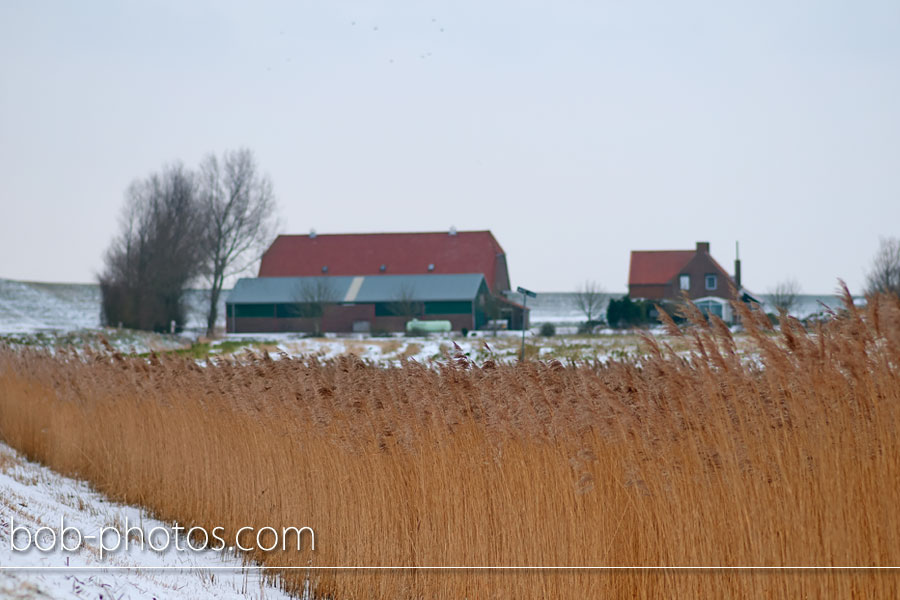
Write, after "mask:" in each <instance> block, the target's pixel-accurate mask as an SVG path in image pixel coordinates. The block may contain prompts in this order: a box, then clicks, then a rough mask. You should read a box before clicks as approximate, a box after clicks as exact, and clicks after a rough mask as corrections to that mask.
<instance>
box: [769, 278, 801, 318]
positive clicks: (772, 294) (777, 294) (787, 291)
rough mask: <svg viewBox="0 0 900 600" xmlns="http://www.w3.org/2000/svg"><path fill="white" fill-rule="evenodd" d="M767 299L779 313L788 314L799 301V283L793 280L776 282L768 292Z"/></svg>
mask: <svg viewBox="0 0 900 600" xmlns="http://www.w3.org/2000/svg"><path fill="white" fill-rule="evenodd" d="M769 299H770V301H771V302H772V306H774V307H775V310H777V311H778V312H779V313H784V314H788V313H790V312H791V310H793V309H794V308H796V306H797V301H798V300H799V299H800V283H798V282H797V280H796V279H793V278H791V279H785V280H783V281H780V282H778V283H777V284H776V285H775V287H774V288H772V289H771V290H769Z"/></svg>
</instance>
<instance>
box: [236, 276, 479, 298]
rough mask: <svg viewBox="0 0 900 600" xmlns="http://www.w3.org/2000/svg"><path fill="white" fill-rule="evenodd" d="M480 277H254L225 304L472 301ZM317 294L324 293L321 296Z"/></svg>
mask: <svg viewBox="0 0 900 600" xmlns="http://www.w3.org/2000/svg"><path fill="white" fill-rule="evenodd" d="M482 285H484V286H486V285H487V284H486V283H485V280H484V275H482V274H481V273H455V274H437V273H435V274H431V275H367V276H356V277H352V276H340V275H333V276H327V277H256V278H245V279H239V280H238V282H237V283H236V284H235V286H234V288H233V289H232V290H231V292H230V293H229V294H228V298H227V299H226V300H225V302H226V303H228V304H292V303H298V302H310V301H313V300H312V299H311V298H312V297H315V296H317V295H318V296H319V297H322V296H327V297H328V300H327V301H329V302H336V303H348V302H352V303H356V304H368V303H372V302H397V301H398V300H413V301H419V302H426V301H436V300H473V299H474V298H475V297H476V296H477V295H478V291H479V289H480V288H481V286H482ZM317 290H324V293H322V292H318V293H317Z"/></svg>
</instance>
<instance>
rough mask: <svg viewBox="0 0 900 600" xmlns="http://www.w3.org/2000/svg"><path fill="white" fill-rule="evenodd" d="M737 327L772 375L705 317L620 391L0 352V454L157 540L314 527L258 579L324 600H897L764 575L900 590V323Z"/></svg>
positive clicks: (493, 373) (615, 367) (891, 311)
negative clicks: (118, 508) (113, 511)
mask: <svg viewBox="0 0 900 600" xmlns="http://www.w3.org/2000/svg"><path fill="white" fill-rule="evenodd" d="M740 309H741V310H742V313H743V314H742V319H743V322H744V326H745V328H746V330H747V332H748V335H749V336H751V337H752V339H753V341H754V344H755V346H756V348H757V350H758V357H759V358H758V360H752V361H747V360H741V358H740V357H739V356H738V355H737V353H736V352H735V346H734V340H733V338H732V334H731V333H730V332H729V330H728V329H727V327H725V326H724V324H722V323H721V322H720V321H716V320H715V319H713V321H712V322H711V323H707V321H705V320H704V319H703V318H702V316H701V315H699V313H698V312H697V311H696V309H693V308H690V307H689V308H688V311H689V312H690V313H691V314H689V317H690V318H691V321H692V323H693V325H692V326H690V327H688V328H686V329H684V330H678V328H676V327H675V326H674V324H671V323H670V324H669V329H670V336H672V338H684V339H686V340H687V341H689V342H690V344H691V346H692V348H693V351H692V354H691V356H689V357H685V356H683V355H681V354H678V353H676V352H674V351H672V350H671V349H670V348H668V347H667V344H668V342H667V341H666V338H662V339H661V340H659V341H657V340H656V339H654V338H652V337H649V336H648V337H646V339H645V342H644V343H645V350H646V355H645V356H643V357H641V358H638V359H625V360H618V361H617V360H612V361H610V362H609V363H608V364H605V365H604V364H599V363H593V364H591V363H578V364H574V363H573V364H561V363H559V362H556V361H551V362H547V363H543V362H536V361H531V362H525V363H522V364H518V365H502V364H495V363H493V362H491V361H490V360H488V361H485V362H483V363H481V364H472V363H471V362H469V361H468V360H467V359H466V358H465V357H463V356H461V355H460V356H458V357H455V358H453V357H450V358H448V360H447V361H446V362H445V363H444V364H443V365H442V366H440V367H439V368H426V367H425V366H422V365H419V364H417V363H414V362H409V361H407V362H405V363H404V365H403V366H402V367H399V368H397V367H393V368H380V367H376V366H373V365H370V364H367V363H364V362H361V361H359V360H358V359H354V358H353V357H345V358H340V359H336V360H331V361H325V362H322V361H317V360H316V359H314V358H309V359H302V360H301V359H290V358H287V357H284V358H281V359H280V360H272V359H271V358H270V357H268V356H267V355H253V356H251V355H249V354H248V355H246V356H243V357H239V358H228V359H220V360H216V359H212V360H211V362H210V364H209V365H208V366H205V367H201V366H198V365H197V364H196V363H195V362H193V361H191V360H189V359H184V358H177V357H160V356H153V357H151V358H150V359H144V358H126V357H122V356H120V355H117V354H115V353H106V354H94V355H90V356H88V357H87V358H79V357H77V356H76V355H75V354H74V353H69V354H65V353H57V354H56V355H50V354H49V353H47V352H42V351H29V350H20V351H15V352H13V351H10V350H6V351H0V437H2V439H3V440H5V441H6V442H7V443H9V444H10V445H12V446H14V447H15V448H17V449H19V450H21V451H23V452H24V453H25V454H26V455H27V456H28V457H31V458H34V459H36V460H39V461H41V462H43V463H45V464H47V465H49V466H51V467H53V468H54V469H56V470H58V471H61V472H63V473H66V474H73V475H76V476H78V477H80V478H83V479H86V480H88V481H90V482H92V483H93V484H94V485H95V486H96V488H97V489H99V490H100V491H102V492H104V493H106V494H107V495H109V496H111V497H113V498H115V499H117V500H122V501H125V502H129V503H138V504H140V505H143V506H145V507H147V508H148V509H150V510H151V511H152V512H153V513H154V514H155V515H156V516H158V517H160V518H162V519H164V520H177V521H179V522H180V523H189V524H196V525H201V526H204V527H207V528H209V529H211V528H212V527H215V526H218V525H221V526H224V527H225V528H226V530H227V532H228V535H229V536H233V534H234V532H235V531H236V530H237V528H239V527H241V526H243V525H252V526H256V527H262V526H266V525H271V526H276V527H281V526H289V525H297V526H302V525H309V526H311V527H313V528H314V529H315V532H316V549H315V551H313V552H310V551H303V552H294V551H289V552H277V551H276V552H270V553H262V552H258V553H255V554H254V555H252V556H248V559H250V560H254V561H260V562H262V563H263V564H266V565H269V566H303V567H310V568H309V569H301V570H292V571H283V572H278V571H272V575H273V577H274V576H278V577H279V578H280V581H281V583H282V584H283V585H284V586H285V587H286V588H287V589H289V590H293V591H301V590H302V589H303V586H304V584H305V582H306V581H309V583H310V586H311V590H312V592H313V595H314V596H315V597H320V598H336V599H345V598H355V599H363V598H385V599H403V598H425V599H438V598H447V599H453V600H462V599H465V598H469V599H473V598H509V599H521V598H603V597H629V598H631V597H634V598H638V597H640V598H646V597H656V598H673V597H677V598H698V597H717V598H718V597H737V598H804V597H810V598H818V597H835V598H850V597H857V598H872V597H881V598H895V597H900V578H898V575H897V574H896V572H894V571H890V570H876V569H862V570H851V569H836V570H815V571H811V570H800V569H787V570H779V569H769V568H767V567H811V566H816V567H890V566H900V509H898V507H900V438H898V423H900V421H898V416H900V302H898V301H897V299H895V298H887V297H883V298H877V299H871V300H870V302H869V304H868V306H867V308H866V309H864V310H863V311H861V312H859V311H858V310H857V309H856V308H854V306H853V303H852V301H851V300H850V299H849V296H848V298H847V305H846V311H845V312H842V313H841V314H840V315H837V316H836V317H835V318H834V319H833V320H832V321H830V322H828V323H826V324H824V325H821V326H820V327H819V328H818V329H817V330H815V331H806V330H804V329H803V327H802V326H801V325H800V324H799V323H798V322H796V321H795V320H792V319H790V318H786V319H783V320H782V322H781V328H780V333H777V334H774V333H772V332H771V331H770V326H769V324H768V320H767V319H766V318H765V317H764V316H762V315H760V314H758V313H750V312H749V311H747V310H746V309H745V308H743V307H740ZM670 339H671V338H670ZM678 341H679V343H680V342H681V340H680V339H679V340H678ZM317 566H320V567H321V566H347V567H352V566H385V567H387V566H428V567H442V566H467V567H485V566H501V567H524V566H530V567H572V568H569V569H558V570H549V569H545V570H540V569H535V570H513V569H506V570H495V571H486V570H455V571H445V570H438V569H431V570H415V571H413V570H380V571H372V570H366V571H363V570H352V569H346V570H317V569H315V568H313V567H317ZM596 566H612V567H635V566H638V567H758V568H757V569H753V570H737V569H725V570H713V569H700V570H674V569H661V570H621V569H618V570H602V571H601V570H587V569H579V568H577V567H596Z"/></svg>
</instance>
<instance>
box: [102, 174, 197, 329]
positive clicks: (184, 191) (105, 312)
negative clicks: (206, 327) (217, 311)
mask: <svg viewBox="0 0 900 600" xmlns="http://www.w3.org/2000/svg"><path fill="white" fill-rule="evenodd" d="M195 189H196V186H195V181H194V177H193V175H192V174H191V173H190V171H188V170H186V169H185V168H184V167H183V166H181V165H180V164H175V165H173V166H169V167H165V168H164V169H163V170H162V172H161V173H154V174H152V175H150V176H149V177H147V178H146V179H143V180H137V181H135V182H133V183H132V184H131V186H130V187H129V188H128V191H127V193H126V203H125V207H124V210H123V213H122V217H121V221H120V223H121V224H120V226H121V232H120V234H119V236H118V237H117V238H115V239H114V240H113V242H112V244H111V245H110V247H109V249H108V250H107V252H106V259H105V262H106V266H105V269H104V271H103V273H102V274H101V275H100V277H99V280H100V291H101V296H102V300H101V307H102V316H103V320H104V322H105V323H107V324H109V325H116V324H119V323H121V324H123V325H125V326H126V327H132V328H135V329H146V330H156V331H167V330H169V327H170V323H172V322H173V321H174V322H175V324H176V327H177V328H179V329H180V328H181V327H182V326H183V325H184V321H185V307H184V301H183V298H184V290H185V288H186V287H187V285H188V284H189V283H190V282H191V281H192V280H194V279H195V278H196V277H197V276H198V275H199V264H200V252H201V246H200V244H198V243H197V242H198V239H200V235H201V231H202V219H201V215H200V211H199V207H198V204H197V199H196V194H195Z"/></svg>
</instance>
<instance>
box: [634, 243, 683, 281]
mask: <svg viewBox="0 0 900 600" xmlns="http://www.w3.org/2000/svg"><path fill="white" fill-rule="evenodd" d="M696 253H697V252H696V250H632V252H631V266H630V267H629V269H628V285H661V284H665V283H669V282H670V281H672V279H673V278H674V277H675V276H676V275H677V274H678V272H679V271H681V269H682V268H684V266H685V265H687V264H688V262H690V260H691V259H692V258H694V255H695V254H696Z"/></svg>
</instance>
